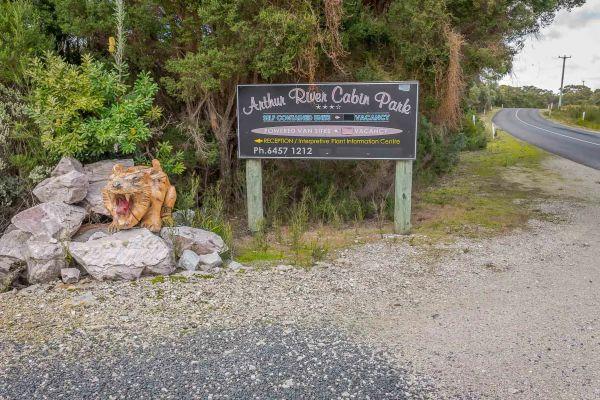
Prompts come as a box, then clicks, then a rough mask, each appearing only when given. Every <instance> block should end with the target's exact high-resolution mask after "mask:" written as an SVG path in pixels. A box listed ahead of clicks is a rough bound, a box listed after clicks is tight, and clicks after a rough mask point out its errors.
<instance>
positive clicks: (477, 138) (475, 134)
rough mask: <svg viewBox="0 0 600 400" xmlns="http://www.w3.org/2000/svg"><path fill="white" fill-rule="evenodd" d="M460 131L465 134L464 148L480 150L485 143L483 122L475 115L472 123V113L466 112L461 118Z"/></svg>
mask: <svg viewBox="0 0 600 400" xmlns="http://www.w3.org/2000/svg"><path fill="white" fill-rule="evenodd" d="M461 133H462V134H463V135H464V136H465V148H464V149H465V150H469V151H473V150H481V149H484V148H485V146H486V145H487V141H488V136H487V131H486V128H485V124H484V123H483V121H482V120H481V119H479V118H478V117H477V116H475V123H473V114H467V115H466V116H465V118H464V119H463V121H462V129H461Z"/></svg>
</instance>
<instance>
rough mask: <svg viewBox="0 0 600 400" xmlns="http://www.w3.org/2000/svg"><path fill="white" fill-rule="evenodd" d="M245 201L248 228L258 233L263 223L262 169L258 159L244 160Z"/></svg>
mask: <svg viewBox="0 0 600 400" xmlns="http://www.w3.org/2000/svg"><path fill="white" fill-rule="evenodd" d="M246 198H247V199H246V200H247V202H248V228H250V231H252V232H258V231H259V230H260V228H261V225H262V221H263V218H264V216H263V194H262V167H261V162H260V160H259V159H248V160H246Z"/></svg>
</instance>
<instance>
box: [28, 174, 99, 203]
mask: <svg viewBox="0 0 600 400" xmlns="http://www.w3.org/2000/svg"><path fill="white" fill-rule="evenodd" d="M88 187H89V182H88V177H87V175H86V174H84V173H82V172H79V171H71V172H67V173H66V174H64V175H59V176H54V177H50V178H47V179H44V180H43V181H42V182H40V183H39V184H38V185H37V186H36V187H35V189H33V194H34V195H35V197H37V198H38V200H39V201H41V202H48V201H61V202H63V203H67V204H74V203H77V202H80V201H81V200H83V199H85V197H86V195H87V192H88Z"/></svg>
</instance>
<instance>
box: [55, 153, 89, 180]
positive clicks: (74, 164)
mask: <svg viewBox="0 0 600 400" xmlns="http://www.w3.org/2000/svg"><path fill="white" fill-rule="evenodd" d="M71 171H77V172H81V173H83V165H81V163H80V162H79V161H77V160H76V159H74V158H73V157H63V158H61V159H60V161H59V162H58V164H56V167H54V169H53V170H52V173H51V174H50V175H51V176H60V175H64V174H68V173H69V172H71Z"/></svg>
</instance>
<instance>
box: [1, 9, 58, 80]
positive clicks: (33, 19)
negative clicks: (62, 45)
mask: <svg viewBox="0 0 600 400" xmlns="http://www.w3.org/2000/svg"><path fill="white" fill-rule="evenodd" d="M36 3H37V2H36ZM42 13H43V11H41V10H40V7H39V6H37V5H34V4H32V2H31V1H26V0H16V1H5V0H2V1H0V82H4V83H6V84H13V83H22V82H23V78H24V77H25V71H26V69H27V65H28V64H29V62H30V61H31V60H32V58H33V57H35V56H37V55H40V54H43V52H44V51H46V50H50V49H51V48H52V47H53V45H54V40H53V38H52V37H50V36H48V35H47V34H46V33H45V32H44V30H45V29H44V28H45V26H44V21H43V18H42V16H41V14H42Z"/></svg>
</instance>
